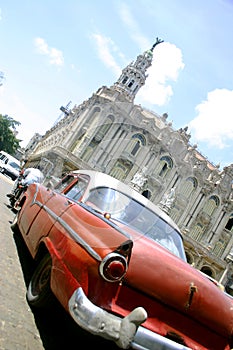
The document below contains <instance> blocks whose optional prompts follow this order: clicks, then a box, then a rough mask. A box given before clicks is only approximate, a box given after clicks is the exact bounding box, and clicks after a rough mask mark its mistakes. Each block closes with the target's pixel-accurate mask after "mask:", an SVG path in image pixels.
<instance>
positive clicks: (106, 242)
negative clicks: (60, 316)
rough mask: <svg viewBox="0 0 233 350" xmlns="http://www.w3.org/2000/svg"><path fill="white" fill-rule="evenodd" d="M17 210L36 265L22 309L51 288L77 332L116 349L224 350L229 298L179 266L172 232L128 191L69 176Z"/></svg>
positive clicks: (230, 320) (106, 181)
mask: <svg viewBox="0 0 233 350" xmlns="http://www.w3.org/2000/svg"><path fill="white" fill-rule="evenodd" d="M19 209H20V210H19V212H18V214H17V215H16V219H15V222H14V223H13V224H12V229H13V230H16V228H17V229H19V230H20V232H21V234H22V236H23V238H24V240H25V243H26V245H27V247H28V249H29V251H30V253H31V255H32V257H33V258H34V259H35V261H37V262H38V265H37V268H36V270H35V272H34V275H33V277H32V280H31V282H30V285H29V287H28V291H27V299H28V301H29V303H31V304H32V305H35V306H43V305H46V302H48V300H49V295H50V294H49V292H50V289H51V290H52V292H53V294H54V295H55V296H56V297H57V299H58V300H59V301H60V303H61V304H62V305H63V307H64V308H65V309H66V310H67V312H68V313H70V315H71V316H72V317H73V319H74V320H75V322H76V323H77V324H78V325H79V326H80V327H82V328H84V329H85V330H87V331H88V332H90V333H92V334H95V335H98V336H102V337H104V338H106V339H109V340H112V341H113V342H115V343H116V344H117V345H118V346H119V347H120V348H123V349H127V348H133V349H152V350H153V349H154V350H155V349H156V350H158V349H177V350H178V349H195V350H204V349H205V350H206V349H211V350H221V349H222V350H223V349H225V350H227V349H228V350H229V349H231V347H232V346H233V342H232V330H233V302H232V298H229V297H228V296H227V295H226V294H225V293H224V292H223V291H222V290H220V289H219V288H218V287H217V286H216V285H214V284H213V283H212V282H211V281H209V280H208V278H207V277H205V276H204V275H202V274H201V273H200V272H199V271H197V270H195V269H194V268H193V267H192V266H190V265H189V264H188V263H187V262H186V258H185V253H184V249H183V243H182V237H181V235H180V231H179V229H178V227H177V226H176V225H175V224H174V223H173V221H172V220H171V219H170V217H169V216H167V215H166V214H165V213H164V212H163V211H162V210H160V209H159V208H158V207H157V206H155V205H154V204H153V203H151V202H150V201H149V200H148V199H146V198H145V197H143V196H142V195H141V194H139V193H138V192H136V191H135V190H133V189H131V188H130V187H128V186H126V185H124V184H123V183H121V182H119V181H118V180H116V179H114V178H112V177H110V176H108V175H106V174H103V173H99V172H95V171H90V170H77V171H74V172H73V173H70V174H68V175H67V176H66V177H65V178H64V179H63V180H62V181H61V182H60V183H59V184H58V186H57V187H56V188H55V189H49V188H46V187H45V186H43V185H39V184H32V185H30V186H29V187H28V189H27V191H26V192H25V193H24V195H23V198H21V202H20V203H19ZM159 235H160V236H159ZM165 241H166V242H165Z"/></svg>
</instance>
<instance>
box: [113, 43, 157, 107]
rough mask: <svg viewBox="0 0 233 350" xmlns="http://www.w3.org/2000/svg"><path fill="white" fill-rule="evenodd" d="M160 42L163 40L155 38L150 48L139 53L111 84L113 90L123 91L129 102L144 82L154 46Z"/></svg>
mask: <svg viewBox="0 0 233 350" xmlns="http://www.w3.org/2000/svg"><path fill="white" fill-rule="evenodd" d="M162 42H163V40H161V39H159V38H156V42H155V43H154V45H153V46H152V48H151V49H149V50H147V51H145V52H144V53H143V54H141V55H139V56H138V57H137V59H136V61H135V62H133V61H132V62H131V63H130V64H129V65H128V66H127V67H125V68H124V69H123V70H122V73H121V76H120V77H119V79H118V80H117V82H116V83H115V84H114V85H113V86H112V88H113V89H114V90H117V91H119V92H121V93H122V92H123V93H124V95H125V96H126V97H127V98H128V99H129V101H130V102H132V101H133V100H134V98H135V96H136V94H137V92H138V90H139V89H140V88H141V87H142V86H143V85H144V84H145V81H146V78H147V75H146V70H147V69H148V68H149V67H150V66H151V64H152V59H153V51H154V48H155V46H156V45H158V44H160V43H162Z"/></svg>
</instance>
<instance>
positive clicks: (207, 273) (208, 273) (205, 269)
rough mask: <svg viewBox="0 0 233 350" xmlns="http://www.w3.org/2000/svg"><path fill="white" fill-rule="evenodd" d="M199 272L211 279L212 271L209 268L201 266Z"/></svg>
mask: <svg viewBox="0 0 233 350" xmlns="http://www.w3.org/2000/svg"><path fill="white" fill-rule="evenodd" d="M201 271H202V272H203V273H205V274H206V275H208V276H210V277H213V271H212V270H211V268H210V267H209V266H202V268H201Z"/></svg>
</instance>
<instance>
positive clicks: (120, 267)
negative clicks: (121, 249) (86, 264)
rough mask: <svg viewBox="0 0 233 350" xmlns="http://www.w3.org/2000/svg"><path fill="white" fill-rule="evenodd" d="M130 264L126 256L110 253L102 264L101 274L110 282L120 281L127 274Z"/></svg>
mask: <svg viewBox="0 0 233 350" xmlns="http://www.w3.org/2000/svg"><path fill="white" fill-rule="evenodd" d="M127 269H128V263H127V260H126V258H125V257H124V256H122V255H120V254H118V253H110V254H108V255H106V256H105V258H104V259H103V260H102V261H101V263H100V267H99V270H100V274H101V276H102V277H103V278H104V279H105V280H106V281H108V282H117V281H120V280H121V279H122V278H123V277H124V275H125V274H126V272H127Z"/></svg>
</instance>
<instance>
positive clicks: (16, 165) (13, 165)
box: [9, 162, 20, 170]
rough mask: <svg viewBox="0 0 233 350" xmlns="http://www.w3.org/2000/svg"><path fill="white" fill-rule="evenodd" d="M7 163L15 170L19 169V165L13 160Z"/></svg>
mask: <svg viewBox="0 0 233 350" xmlns="http://www.w3.org/2000/svg"><path fill="white" fill-rule="evenodd" d="M9 165H10V166H12V168H14V169H16V170H20V167H19V165H18V164H16V163H15V162H9Z"/></svg>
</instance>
